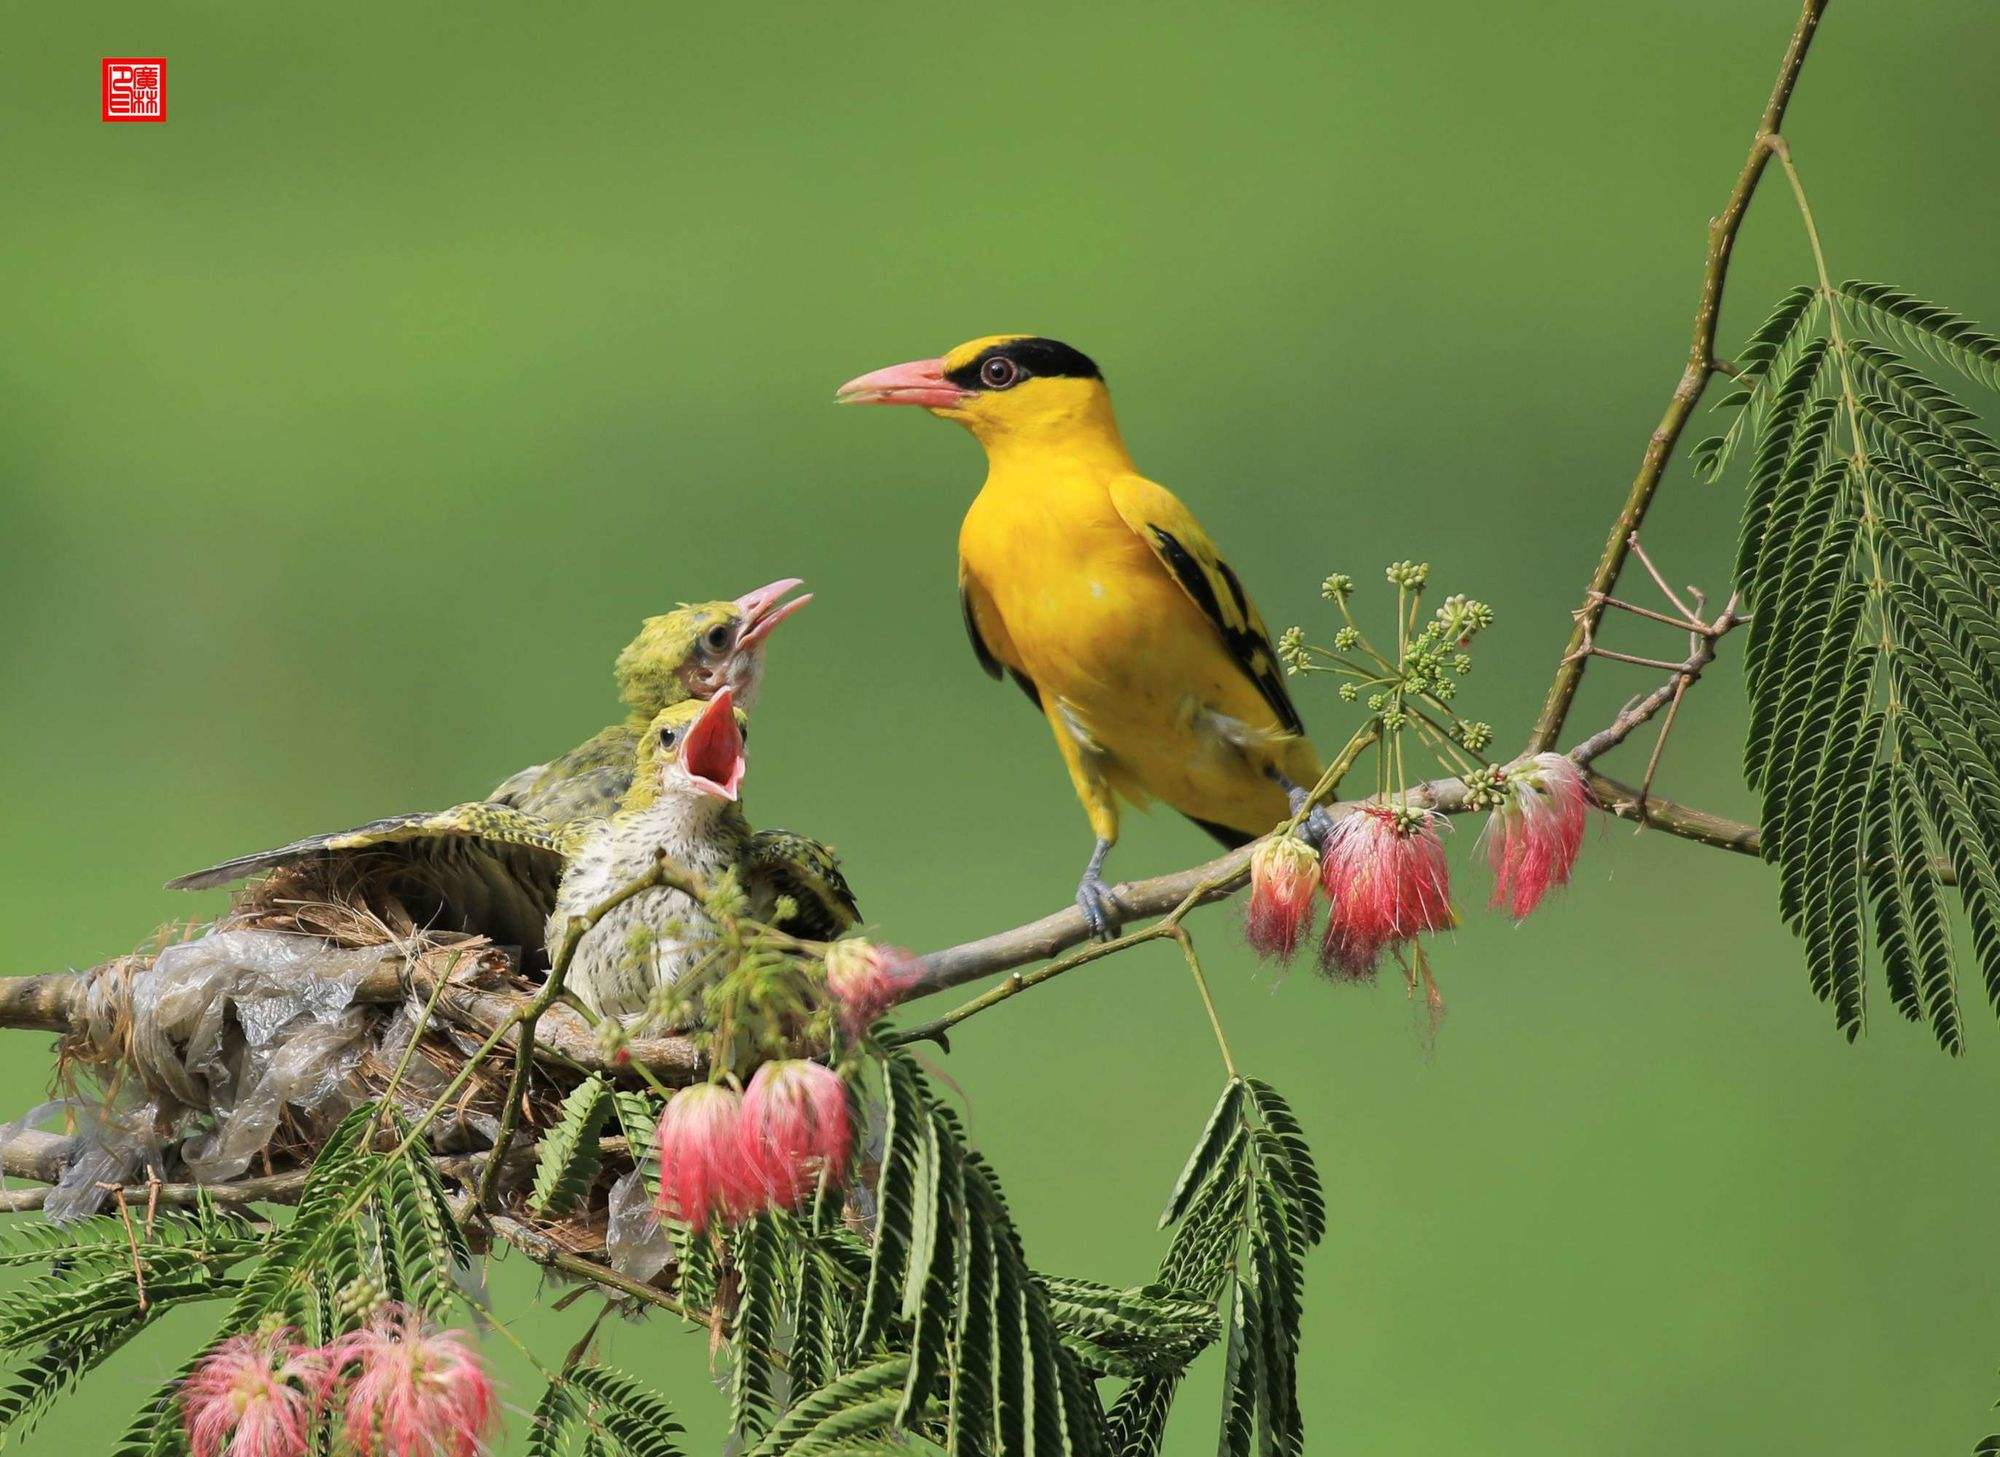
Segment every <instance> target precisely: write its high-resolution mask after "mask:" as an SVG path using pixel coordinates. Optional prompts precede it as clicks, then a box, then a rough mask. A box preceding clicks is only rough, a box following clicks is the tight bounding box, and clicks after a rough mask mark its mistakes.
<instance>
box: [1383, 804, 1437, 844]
mask: <svg viewBox="0 0 2000 1457" xmlns="http://www.w3.org/2000/svg"><path fill="white" fill-rule="evenodd" d="M1430 817H1431V816H1430V811H1429V810H1425V809H1419V808H1417V806H1415V805H1413V804H1393V805H1391V806H1389V823H1390V825H1391V827H1393V828H1394V829H1395V831H1396V833H1397V834H1399V835H1402V836H1404V837H1405V838H1407V837H1408V836H1410V835H1414V834H1415V833H1416V832H1417V831H1418V830H1421V829H1422V828H1423V827H1424V826H1425V825H1426V824H1427V823H1429V821H1430Z"/></svg>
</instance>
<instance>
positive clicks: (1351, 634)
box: [1333, 627, 1361, 653]
mask: <svg viewBox="0 0 2000 1457" xmlns="http://www.w3.org/2000/svg"><path fill="white" fill-rule="evenodd" d="M1360 641H1361V629H1360V628H1358V627H1343V628H1342V629H1341V630H1340V631H1339V632H1336V633H1335V634H1334V635H1333V645H1334V646H1335V647H1336V648H1338V649H1339V650H1340V651H1341V652H1343V653H1344V652H1347V651H1349V650H1350V649H1351V648H1353V646H1354V645H1355V644H1356V643H1358V642H1360Z"/></svg>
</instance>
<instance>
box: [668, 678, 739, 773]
mask: <svg viewBox="0 0 2000 1457" xmlns="http://www.w3.org/2000/svg"><path fill="white" fill-rule="evenodd" d="M747 767H748V765H747V764H746V762H745V760H744V757H743V732H742V730H740V729H738V728H737V727H736V692H735V690H734V689H731V688H724V689H723V690H722V691H721V692H720V693H718V694H716V695H715V697H713V698H711V699H709V700H708V707H706V708H704V709H703V710H702V711H701V717H700V718H697V719H696V720H695V721H694V725H693V727H691V728H690V729H689V730H688V732H687V738H686V739H685V740H684V741H683V742H682V744H681V768H682V769H684V770H686V771H687V776H688V778H689V779H691V780H693V781H694V787H695V788H696V789H699V790H700V791H701V792H702V793H703V794H712V795H714V796H715V797H716V798H717V799H734V798H736V794H737V791H738V790H739V789H740V788H741V787H742V784H743V772H744V770H745V769H746V768H747Z"/></svg>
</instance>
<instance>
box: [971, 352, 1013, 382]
mask: <svg viewBox="0 0 2000 1457" xmlns="http://www.w3.org/2000/svg"><path fill="white" fill-rule="evenodd" d="M1020 377H1021V366H1020V365H1018V364H1016V363H1015V362H1014V361H1013V360H1011V359H1009V358H1008V357H1007V356H1006V355H1004V354H996V355H994V356H993V357H992V358H991V359H989V360H987V361H986V362H985V363H984V364H982V365H980V366H979V382H980V383H981V384H983V385H985V386H986V388H988V389H989V390H1004V389H1006V388H1007V387H1008V386H1009V385H1011V384H1013V383H1014V382H1015V381H1016V380H1018V379H1019V378H1020Z"/></svg>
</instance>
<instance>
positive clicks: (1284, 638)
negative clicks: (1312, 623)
mask: <svg viewBox="0 0 2000 1457" xmlns="http://www.w3.org/2000/svg"><path fill="white" fill-rule="evenodd" d="M1278 661H1279V662H1281V663H1283V664H1284V665H1285V671H1286V672H1287V673H1303V672H1304V671H1305V670H1306V630H1305V629H1304V628H1303V627H1288V628H1286V629H1285V630H1284V631H1283V632H1281V633H1279V634H1278Z"/></svg>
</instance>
